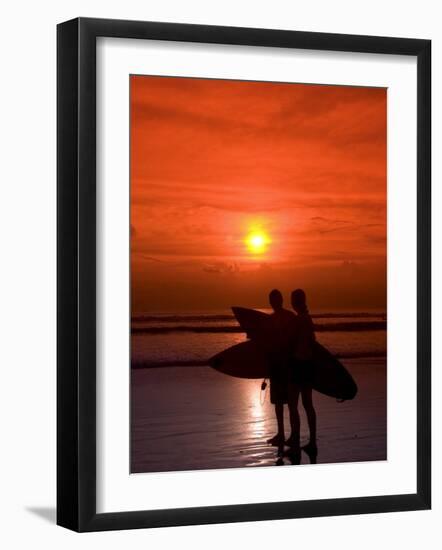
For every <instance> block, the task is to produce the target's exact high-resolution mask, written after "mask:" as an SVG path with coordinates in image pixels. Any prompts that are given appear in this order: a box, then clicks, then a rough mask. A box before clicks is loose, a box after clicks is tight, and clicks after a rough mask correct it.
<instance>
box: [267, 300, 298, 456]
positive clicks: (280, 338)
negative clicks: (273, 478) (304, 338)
mask: <svg viewBox="0 0 442 550" xmlns="http://www.w3.org/2000/svg"><path fill="white" fill-rule="evenodd" d="M269 302H270V305H271V306H272V309H273V313H272V315H271V318H272V334H269V335H268V342H266V353H267V358H268V361H269V365H270V402H271V403H272V404H273V405H275V414H276V421H277V425H278V432H277V434H276V435H274V436H273V437H272V438H270V439H269V440H268V443H270V444H271V445H275V446H276V447H283V446H284V443H285V433H284V404H285V403H289V384H290V347H291V338H292V336H293V327H294V323H295V322H296V315H295V314H294V313H292V312H291V311H289V310H288V309H284V308H283V307H282V306H283V297H282V294H281V292H280V291H279V290H277V289H274V290H272V291H271V292H270V294H269ZM296 413H297V409H296ZM298 420H299V415H298ZM292 433H293V426H292Z"/></svg>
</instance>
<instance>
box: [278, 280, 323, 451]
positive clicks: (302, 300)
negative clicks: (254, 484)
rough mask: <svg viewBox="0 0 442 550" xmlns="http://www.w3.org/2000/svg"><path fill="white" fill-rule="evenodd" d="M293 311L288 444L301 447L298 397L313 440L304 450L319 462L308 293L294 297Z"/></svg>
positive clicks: (312, 336) (297, 292)
mask: <svg viewBox="0 0 442 550" xmlns="http://www.w3.org/2000/svg"><path fill="white" fill-rule="evenodd" d="M291 302H292V307H293V309H294V310H295V311H296V314H297V315H296V330H295V331H294V333H293V358H294V361H293V363H292V369H291V383H290V384H289V385H288V397H289V408H290V423H291V425H292V433H291V435H290V437H289V439H288V440H287V441H286V443H287V445H289V446H290V447H291V448H292V449H294V450H299V447H300V420H299V412H298V400H299V394H301V398H302V405H303V407H304V410H305V413H306V415H307V422H308V427H309V432H310V440H309V442H308V444H307V445H305V446H304V447H303V449H304V451H305V452H306V453H307V454H308V456H309V458H310V460H312V458H316V455H317V452H318V451H317V446H316V411H315V408H314V406H313V399H312V376H313V348H314V345H315V341H316V339H315V332H314V326H313V321H312V318H311V316H310V313H309V311H308V307H307V298H306V294H305V292H304V291H303V290H302V289H300V288H298V289H296V290H294V291H293V292H292V295H291Z"/></svg>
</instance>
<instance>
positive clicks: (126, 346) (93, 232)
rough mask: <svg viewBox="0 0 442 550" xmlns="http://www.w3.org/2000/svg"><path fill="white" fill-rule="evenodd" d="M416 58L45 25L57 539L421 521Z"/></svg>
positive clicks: (425, 125)
mask: <svg viewBox="0 0 442 550" xmlns="http://www.w3.org/2000/svg"><path fill="white" fill-rule="evenodd" d="M430 54H431V43H430V41H428V40H417V39H408V38H390V37H374V36H352V35H337V34H322V33H312V32H296V31H282V30H269V29H254V28H233V27H232V28H228V27H216V26H201V25H183V24H172V23H158V22H137V21H115V20H104V19H83V18H80V19H75V20H72V21H68V22H65V23H62V24H60V25H59V26H58V152H57V155H58V384H57V395H58V399H57V403H58V405H57V413H58V429H57V436H58V445H57V451H58V472H57V487H58V495H57V499H58V503H57V509H58V511H57V522H58V524H59V525H61V526H64V527H67V528H69V529H73V530H76V531H100V530H110V529H131V528H143V527H161V526H175V525H190V524H207V523H222V522H239V521H254V520H272V519H285V518H300V517H315V516H325V515H344V514H362V513H374V512H391V511H402V510H404V511H405V510H424V509H429V508H430V506H431V496H430V495H431V481H430V479H431V478H430V476H431V443H430V434H431V418H430V410H431V402H430V390H431V365H430V167H431V158H430V150H431V147H430V137H431V117H430V104H431V94H430V66H431V57H430Z"/></svg>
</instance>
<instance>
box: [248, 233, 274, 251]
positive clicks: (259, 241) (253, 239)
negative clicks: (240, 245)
mask: <svg viewBox="0 0 442 550" xmlns="http://www.w3.org/2000/svg"><path fill="white" fill-rule="evenodd" d="M269 242H270V239H269V238H268V236H267V235H266V234H265V233H263V232H261V231H259V232H258V231H255V232H253V233H250V234H249V235H248V236H247V238H246V245H247V248H248V249H249V251H250V252H251V253H252V254H263V253H264V252H265V251H266V249H267V245H268V244H269Z"/></svg>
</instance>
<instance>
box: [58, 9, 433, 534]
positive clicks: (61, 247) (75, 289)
mask: <svg viewBox="0 0 442 550" xmlns="http://www.w3.org/2000/svg"><path fill="white" fill-rule="evenodd" d="M97 37H117V38H134V39H147V40H149V39H151V40H167V41H181V42H198V43H207V44H230V45H247V46H267V47H273V48H281V47H283V48H302V49H309V50H325V51H339V52H360V53H377V54H396V55H405V56H414V57H416V58H417V175H416V177H417V357H416V366H417V396H416V398H417V491H416V493H415V494H398V495H385V496H373V497H360V498H336V499H325V500H310V501H299V502H272V503H265V502H264V503H260V504H241V505H226V506H209V507H198V508H181V509H165V510H140V511H133V512H116V513H97V512H96V475H97V470H96V321H97V316H96V291H97V288H96V239H95V235H96V39H97ZM57 47H58V59H57V70H58V76H57V92H58V100H57V119H58V122H57V141H58V146H57V161H58V168H57V180H58V199H57V210H58V215H57V225H58V241H57V254H58V259H57V280H58V288H57V325H58V330H57V332H58V334H57V347H58V350H57V365H58V366H57V415H58V421H57V438H58V442H57V523H58V524H59V525H61V526H64V527H67V528H69V529H72V530H75V531H102V530H111V529H133V528H145V527H162V526H176V525H195V524H209V523H224V522H242V521H256V520H275V519H285V518H302V517H318V516H327V515H346V514H366V513H375V512H376V513H379V512H396V511H406V510H424V509H429V508H430V506H431V418H430V411H431V368H430V361H431V357H430V346H431V341H430V338H431V336H430V323H431V312H430V298H431V296H430V291H431V290H430V288H431V280H430V277H431V272H430V268H431V258H430V245H431V235H430V226H431V221H430V214H431V209H430V200H431V188H430V184H431V173H430V169H431V41H430V40H418V39H409V38H388V37H376V36H354V35H338V34H324V33H315V32H297V31H285V30H267V29H255V28H235V27H218V26H205V25H204V26H203V25H189V24H173V23H159V22H139V21H120V20H107V19H89V18H79V19H74V20H71V21H67V22H64V23H61V24H60V25H58V28H57Z"/></svg>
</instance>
